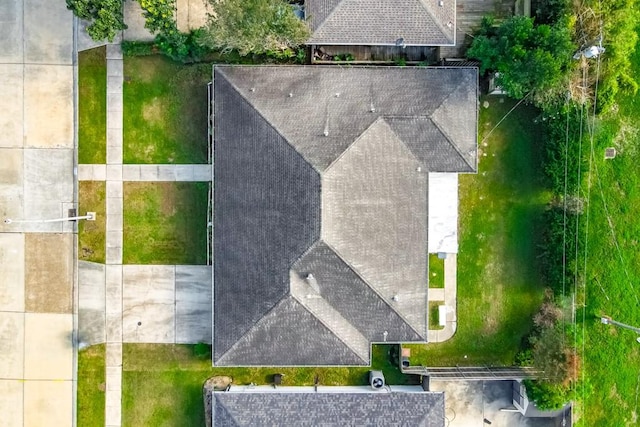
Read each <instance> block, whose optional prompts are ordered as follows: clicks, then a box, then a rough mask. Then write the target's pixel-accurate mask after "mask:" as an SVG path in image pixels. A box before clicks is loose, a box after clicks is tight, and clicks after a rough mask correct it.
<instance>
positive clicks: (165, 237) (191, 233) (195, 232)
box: [123, 182, 209, 264]
mask: <svg viewBox="0 0 640 427" xmlns="http://www.w3.org/2000/svg"><path fill="white" fill-rule="evenodd" d="M208 194H209V184H208V183H204V182H196V183H193V182H126V183H124V247H123V261H124V263H125V264H206V261H207V260H206V257H207V254H206V251H207V249H206V246H207V236H206V232H205V231H206V221H207V200H208Z"/></svg>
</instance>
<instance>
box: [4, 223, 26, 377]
mask: <svg viewBox="0 0 640 427" xmlns="http://www.w3.org/2000/svg"><path fill="white" fill-rule="evenodd" d="M0 277H2V286H0V311H16V312H17V311H24V234H22V233H0ZM0 378H2V376H1V375H0Z"/></svg>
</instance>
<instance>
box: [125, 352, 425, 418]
mask: <svg viewBox="0 0 640 427" xmlns="http://www.w3.org/2000/svg"><path fill="white" fill-rule="evenodd" d="M390 347H391V346H386V345H379V346H374V347H373V367H374V369H382V370H383V372H384V374H385V378H386V381H387V383H389V384H409V383H410V381H417V377H409V376H404V375H402V374H400V371H399V370H398V368H397V367H396V366H395V365H394V364H392V363H391V360H390V358H389V350H390ZM193 350H194V347H193V346H185V345H179V346H178V345H155V344H125V345H124V347H123V351H124V353H123V357H124V359H123V401H122V405H123V406H122V411H123V419H122V420H123V425H139V426H143V425H145V426H147V425H149V426H150V425H153V426H167V427H168V426H202V425H204V404H203V400H202V385H203V384H204V381H205V380H206V379H207V378H209V377H211V376H214V375H226V376H230V377H232V378H233V383H234V384H239V385H242V384H249V383H252V382H253V383H255V384H269V383H270V382H271V380H272V376H273V374H275V373H282V374H284V378H283V385H313V384H314V380H315V377H316V376H317V377H318V380H319V383H320V384H322V385H364V384H367V381H368V372H369V370H370V369H371V368H368V367H361V368H340V367H335V368H212V367H211V361H210V358H208V357H205V358H198V357H196V356H194V351H193Z"/></svg>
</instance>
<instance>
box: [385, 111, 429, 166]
mask: <svg viewBox="0 0 640 427" xmlns="http://www.w3.org/2000/svg"><path fill="white" fill-rule="evenodd" d="M387 117H400V118H403V117H407V118H410V119H429V117H427V116H417V117H416V116H414V117H412V116H384V117H383V121H384V122H385V124H386V125H387V126H388V127H389V130H390V131H391V133H393V134H394V135H395V136H396V138H397V139H398V141H400V142H401V143H402V145H404V148H406V149H407V150H408V151H409V153H410V154H411V157H413V158H414V160H415V161H416V162H418V163H420V164H421V165H422V166H424V167H425V168H427V165H425V164H424V162H423V161H422V160H420V159H419V158H418V157H417V156H416V155H415V153H414V152H413V150H412V149H411V147H409V145H408V144H407V143H406V142H404V140H403V139H402V138H400V135H398V134H397V133H396V132H395V131H394V130H393V126H391V124H390V123H389V122H388V121H387ZM429 120H430V119H429ZM427 169H428V168H427ZM427 172H429V171H427Z"/></svg>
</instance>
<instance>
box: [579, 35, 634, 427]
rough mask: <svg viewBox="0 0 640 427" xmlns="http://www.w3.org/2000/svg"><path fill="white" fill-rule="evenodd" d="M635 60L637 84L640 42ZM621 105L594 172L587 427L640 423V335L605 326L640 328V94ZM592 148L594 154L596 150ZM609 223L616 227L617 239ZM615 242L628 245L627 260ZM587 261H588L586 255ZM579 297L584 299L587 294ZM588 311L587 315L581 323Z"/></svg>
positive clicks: (602, 128) (605, 130) (603, 128)
mask: <svg viewBox="0 0 640 427" xmlns="http://www.w3.org/2000/svg"><path fill="white" fill-rule="evenodd" d="M631 60H632V61H633V65H634V74H633V75H634V76H636V79H637V78H638V77H637V76H639V75H640V44H639V45H638V46H637V47H636V53H635V55H633V56H632V59H631ZM617 103H618V106H619V110H618V111H617V112H615V113H612V114H610V115H609V116H608V117H605V118H604V121H603V122H601V123H600V125H599V127H598V131H599V132H598V134H597V137H596V141H595V142H596V145H595V150H594V154H595V155H594V163H595V167H592V169H591V170H592V188H591V205H590V210H589V215H590V216H589V239H588V247H587V254H588V255H587V268H586V279H587V281H586V283H587V293H586V310H585V312H584V315H585V327H586V331H585V332H586V336H585V346H584V348H583V347H582V346H581V345H580V342H579V347H578V351H579V354H581V355H582V359H583V360H582V364H583V370H584V374H585V377H586V380H587V383H588V387H587V389H591V390H592V393H591V394H590V395H589V393H585V394H584V397H586V400H585V401H584V402H583V404H582V408H581V412H582V415H583V420H582V425H584V426H632V425H638V423H639V422H640V421H639V416H640V414H639V413H638V411H639V408H638V402H639V400H638V398H639V390H640V371H639V369H638V366H639V365H638V363H639V361H640V344H638V343H637V342H636V338H637V337H638V335H637V334H635V333H634V332H632V331H628V330H625V329H620V328H616V327H614V326H607V325H603V324H601V323H600V320H599V317H600V316H601V315H603V314H606V315H609V316H611V317H612V318H613V319H615V320H618V321H620V322H623V323H627V324H630V325H633V326H636V327H640V307H639V305H638V303H637V299H636V298H637V297H640V274H639V272H638V268H637V267H638V265H640V250H639V246H638V244H639V241H640V238H639V236H640V221H639V220H638V219H639V218H640V176H639V173H638V165H639V164H640V123H639V122H638V117H640V99H638V95H636V96H633V95H626V96H621V97H619V99H617ZM608 146H613V147H616V148H617V150H618V155H617V157H616V158H615V159H613V160H604V154H603V153H604V148H605V147H608ZM585 149H586V150H587V153H588V145H585ZM587 181H588V178H587V179H586V180H585V182H587ZM585 188H586V185H585ZM601 188H602V191H601ZM605 203H606V207H607V211H605ZM607 213H608V214H609V216H610V218H608V217H607ZM584 220H585V221H586V218H584ZM609 220H610V221H611V223H610V222H609ZM609 224H611V225H612V226H613V229H614V233H615V239H614V238H613V236H612V233H611V229H610V225H609ZM615 242H617V244H618V245H619V246H620V251H621V253H622V259H623V261H624V262H623V261H621V259H620V255H619V253H618V251H617V249H616V246H615ZM580 256H583V253H582V251H581V255H580ZM580 266H582V263H580ZM627 273H628V276H627ZM579 297H580V298H582V296H581V295H579ZM582 314H583V312H582V310H579V311H578V319H581V318H582ZM577 391H578V395H579V396H581V397H582V392H583V389H582V388H580V387H579V388H578V390H577Z"/></svg>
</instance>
